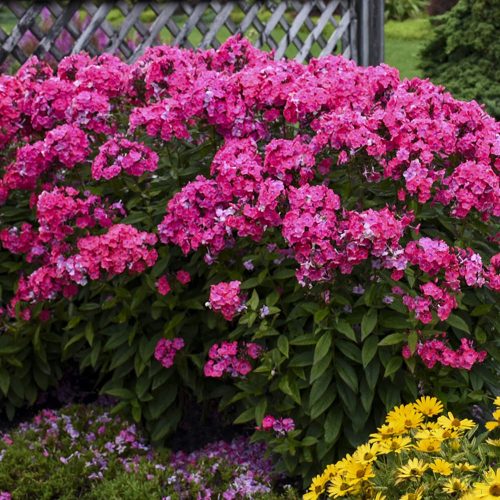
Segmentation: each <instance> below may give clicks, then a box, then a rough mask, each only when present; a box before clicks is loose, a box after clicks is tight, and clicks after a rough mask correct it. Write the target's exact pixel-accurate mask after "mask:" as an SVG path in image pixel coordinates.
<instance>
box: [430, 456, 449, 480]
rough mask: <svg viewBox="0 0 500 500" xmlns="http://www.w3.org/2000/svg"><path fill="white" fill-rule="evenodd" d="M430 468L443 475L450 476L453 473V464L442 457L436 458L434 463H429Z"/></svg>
mask: <svg viewBox="0 0 500 500" xmlns="http://www.w3.org/2000/svg"><path fill="white" fill-rule="evenodd" d="M429 468H430V469H431V470H432V471H433V472H434V473H435V474H440V475H441V476H449V475H451V464H450V462H447V461H446V460H443V459H442V458H436V460H434V462H433V463H432V464H430V465H429Z"/></svg>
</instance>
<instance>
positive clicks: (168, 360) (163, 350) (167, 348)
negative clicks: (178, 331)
mask: <svg viewBox="0 0 500 500" xmlns="http://www.w3.org/2000/svg"><path fill="white" fill-rule="evenodd" d="M183 347H184V340H183V339H181V338H175V339H172V340H167V339H160V340H159V341H158V343H157V344H156V347H155V359H156V360H157V361H158V362H159V363H161V365H162V366H163V367H165V368H170V367H171V366H173V364H174V359H175V355H176V354H177V351H180V350H181V349H182V348H183Z"/></svg>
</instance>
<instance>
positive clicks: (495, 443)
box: [486, 438, 500, 446]
mask: <svg viewBox="0 0 500 500" xmlns="http://www.w3.org/2000/svg"><path fill="white" fill-rule="evenodd" d="M486 442H487V443H488V444H489V445H490V446H500V439H491V438H488V439H487V440H486Z"/></svg>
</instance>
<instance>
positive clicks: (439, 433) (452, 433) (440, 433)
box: [434, 427, 462, 441]
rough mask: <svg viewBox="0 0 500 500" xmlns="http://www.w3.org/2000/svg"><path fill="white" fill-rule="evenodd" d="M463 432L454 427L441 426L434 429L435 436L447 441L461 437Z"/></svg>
mask: <svg viewBox="0 0 500 500" xmlns="http://www.w3.org/2000/svg"><path fill="white" fill-rule="evenodd" d="M461 434H462V432H461V431H458V430H455V429H453V428H450V429H443V428H442V427H440V428H439V429H436V430H435V431H434V435H435V438H436V439H439V440H441V441H445V440H446V439H456V438H458V437H460V435H461Z"/></svg>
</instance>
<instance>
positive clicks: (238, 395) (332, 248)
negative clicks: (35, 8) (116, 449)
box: [0, 38, 500, 476]
mask: <svg viewBox="0 0 500 500" xmlns="http://www.w3.org/2000/svg"><path fill="white" fill-rule="evenodd" d="M0 109H2V110H5V112H3V113H1V114H0V142H1V144H2V145H3V146H4V149H3V150H2V152H1V161H2V167H1V168H2V170H1V177H0V201H1V202H2V203H3V206H2V208H1V230H0V241H1V243H2V248H3V249H2V253H1V261H0V266H1V269H2V275H1V276H0V283H1V285H2V301H3V305H2V310H3V312H4V315H3V316H2V328H3V330H4V333H3V335H2V336H1V337H0V356H1V363H2V364H1V367H0V380H1V385H0V390H1V391H2V393H3V397H4V398H5V399H4V401H3V403H4V406H5V408H6V411H7V412H8V414H9V415H12V414H13V413H14V412H15V409H16V408H18V407H20V406H22V405H23V404H25V403H26V402H28V403H30V402H33V401H34V400H35V399H36V396H37V391H38V389H44V388H46V387H47V386H48V385H50V384H54V383H56V380H57V379H58V378H59V377H60V376H61V373H62V370H63V368H64V363H72V364H75V363H78V365H79V366H80V368H81V369H82V370H83V369H86V368H92V369H94V370H95V371H97V372H98V373H99V375H100V379H101V381H102V391H103V392H105V393H108V394H111V395H114V396H116V397H118V398H120V399H121V402H120V403H119V405H118V408H117V410H119V409H127V410H128V411H129V412H130V413H131V415H132V416H133V418H134V419H136V420H137V421H141V420H142V421H143V422H144V423H145V425H146V428H147V429H148V431H149V432H150V435H151V437H152V439H153V440H155V441H161V440H163V439H164V438H165V437H167V436H168V435H169V434H170V433H171V432H172V431H173V430H174V429H175V428H176V426H177V424H178V422H179V420H180V419H181V418H182V411H183V408H184V404H185V402H186V401H189V400H192V399H196V400H197V401H198V402H200V404H204V402H206V401H207V400H211V399H217V400H218V401H219V403H220V408H221V410H224V409H226V408H228V409H231V411H238V412H239V416H238V418H237V419H236V423H237V424H243V425H245V426H248V427H249V428H256V427H257V428H258V429H257V430H256V431H255V437H256V438H257V439H264V440H266V441H268V442H269V445H270V449H272V450H273V451H274V452H275V453H277V454H279V455H280V457H281V462H280V464H281V467H282V468H284V469H287V470H288V471H289V472H290V473H293V474H295V473H298V474H301V475H303V476H308V475H310V474H311V473H312V472H313V471H312V470H311V464H312V463H318V462H322V463H326V462H327V461H331V460H333V459H334V458H336V457H338V456H339V455H340V454H342V453H343V452H345V451H347V450H348V449H349V448H350V447H351V446H356V445H357V444H359V443H360V442H362V441H363V439H364V438H366V437H367V435H368V433H369V432H370V430H373V429H371V427H372V426H373V422H374V419H375V418H376V416H377V415H380V414H382V413H383V412H384V411H385V409H388V408H391V407H393V406H394V405H396V404H399V403H400V402H401V401H405V400H410V399H414V398H415V397H416V396H417V395H418V393H419V392H423V393H425V392H427V391H429V390H430V388H432V390H433V391H434V392H435V394H436V395H437V396H439V397H440V398H441V399H442V400H443V401H446V402H447V403H448V404H449V405H450V407H451V408H453V409H454V410H456V411H459V410H462V409H464V408H465V407H466V406H467V405H468V404H469V403H470V402H471V401H475V402H479V401H481V400H483V399H484V398H485V394H486V393H487V392H488V390H489V388H490V387H491V385H494V384H495V380H496V375H495V371H494V370H495V366H496V365H495V363H496V361H498V351H497V346H496V345H495V334H496V332H497V331H498V307H497V302H496V299H495V297H496V295H495V293H496V292H498V290H499V289H500V278H499V273H500V260H499V256H498V253H497V250H498V247H497V244H498V215H499V214H500V203H499V197H500V191H499V177H498V167H499V160H498V153H499V151H500V143H499V132H500V127H499V125H498V123H497V122H496V121H495V120H494V119H493V118H491V117H490V116H488V115H487V114H486V113H485V111H484V110H483V109H482V108H481V107H480V106H479V105H478V104H477V103H475V102H469V103H467V102H460V101H457V100H455V99H454V98H452V97H451V96H450V95H449V94H448V93H446V92H444V90H443V89H442V88H440V87H436V86H435V85H433V84H432V83H430V82H429V81H425V80H419V79H413V80H404V81H400V80H399V77H398V73H397V71H396V70H395V69H393V68H390V67H388V66H386V65H380V66H378V67H370V68H363V67H358V66H356V65H355V64H354V63H353V62H352V61H348V60H345V59H343V58H342V57H334V56H329V57H325V58H321V59H313V60H311V62H310V63H309V64H307V65H302V64H299V63H297V62H295V61H287V60H281V61H274V60H273V58H272V56H271V55H270V54H267V53H264V52H261V51H259V50H257V49H255V48H253V47H252V46H251V45H250V44H249V43H248V42H247V41H245V40H242V39H240V38H231V39H229V40H228V41H227V42H226V43H224V44H223V45H222V46H221V47H220V48H219V49H218V50H207V51H189V50H182V49H179V48H174V47H166V46H161V47H154V48H151V49H148V50H147V51H146V53H145V54H144V55H143V56H141V57H140V58H139V59H138V60H137V61H136V62H135V63H133V64H130V65H127V64H125V63H123V62H121V61H120V60H119V59H117V58H115V57H113V56H110V55H102V56H98V57H95V58H90V57H89V56H88V55H86V54H76V55H72V56H70V57H68V58H66V59H64V60H63V61H62V62H61V63H60V65H59V67H58V69H57V72H56V73H54V72H53V71H52V70H51V69H50V68H49V67H48V66H46V65H45V64H44V63H43V62H40V61H38V60H37V59H36V58H32V59H31V60H30V61H28V62H27V63H26V64H25V65H24V66H23V67H22V68H21V69H20V70H19V71H18V73H17V74H16V75H14V76H12V77H11V76H2V77H1V83H0ZM265 417H266V418H267V417H271V418H272V419H274V420H273V425H272V429H273V432H269V429H268V430H266V429H265V428H266V426H267V423H265V422H264V418H265ZM270 421H271V420H269V419H268V420H266V422H270ZM275 427H276V428H275Z"/></svg>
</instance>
